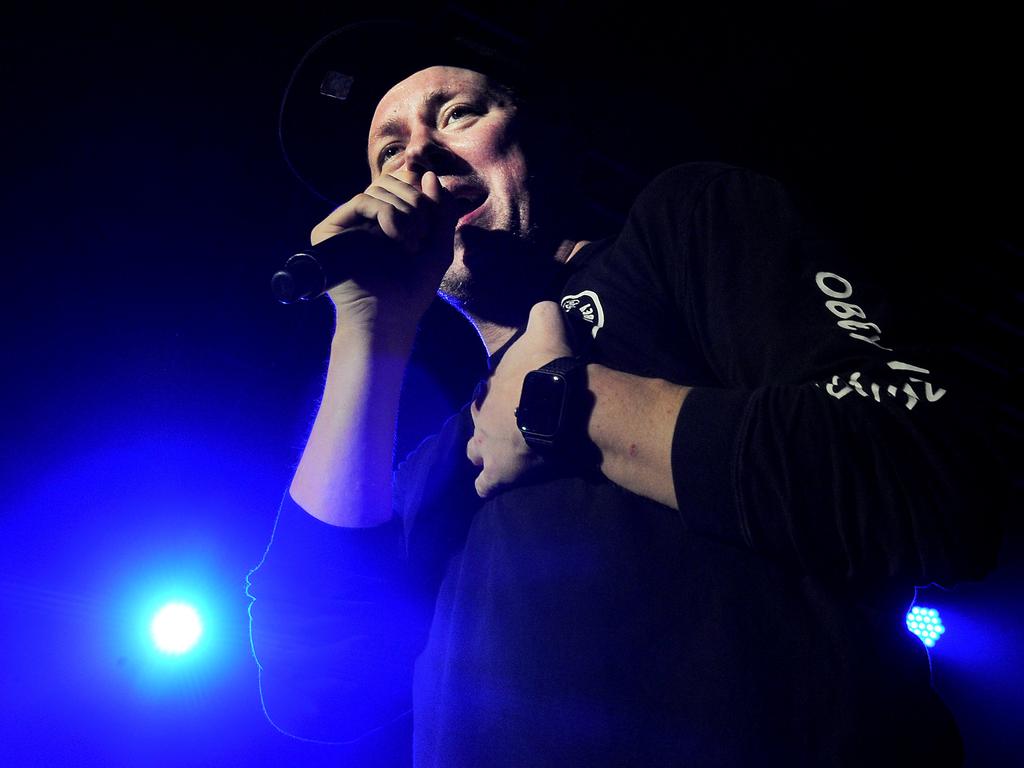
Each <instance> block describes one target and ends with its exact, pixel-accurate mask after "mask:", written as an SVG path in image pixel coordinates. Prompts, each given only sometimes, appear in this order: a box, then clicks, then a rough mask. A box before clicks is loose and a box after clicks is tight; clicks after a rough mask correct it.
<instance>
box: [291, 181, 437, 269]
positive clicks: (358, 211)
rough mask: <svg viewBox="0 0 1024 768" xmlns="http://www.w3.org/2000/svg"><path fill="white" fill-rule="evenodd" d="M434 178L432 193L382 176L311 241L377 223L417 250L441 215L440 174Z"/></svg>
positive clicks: (333, 213)
mask: <svg viewBox="0 0 1024 768" xmlns="http://www.w3.org/2000/svg"><path fill="white" fill-rule="evenodd" d="M430 176H432V177H433V179H432V181H431V182H430V183H431V194H427V193H425V192H423V191H421V190H420V189H418V188H417V187H416V186H414V185H413V184H412V183H409V181H404V180H402V179H399V178H396V177H394V176H390V175H387V174H385V175H383V176H380V177H379V178H378V179H377V180H376V181H375V182H374V183H373V184H371V185H370V186H369V187H367V188H366V190H365V191H363V192H361V193H359V194H358V195H355V196H354V197H352V198H351V199H350V200H348V201H347V202H346V203H344V204H342V205H340V206H338V207H337V208H335V209H334V210H333V211H331V213H330V214H328V215H327V217H326V218H324V220H323V221H321V222H320V223H319V224H317V225H316V227H314V228H313V231H312V233H311V234H310V242H311V243H312V244H313V245H316V244H317V243H318V242H321V241H322V240H326V239H327V238H328V237H331V236H333V235H336V234H338V233H339V232H342V231H343V230H345V229H350V228H353V227H358V226H364V225H366V224H367V223H373V222H376V224H377V225H378V226H379V227H380V229H381V231H382V232H384V234H385V235H387V236H388V237H390V238H392V239H394V240H398V241H400V242H402V243H403V244H404V245H405V246H406V248H407V249H409V250H415V249H416V248H418V247H419V245H420V243H421V242H422V240H423V238H424V236H425V235H426V234H427V232H428V231H429V230H430V229H431V222H432V221H433V220H435V219H436V218H437V217H438V216H439V215H440V214H439V206H438V200H439V199H441V193H440V192H438V191H437V190H438V189H439V188H440V183H439V182H438V181H437V176H436V174H433V173H431V174H430ZM410 181H416V179H410ZM442 192H443V190H442ZM432 195H433V196H432Z"/></svg>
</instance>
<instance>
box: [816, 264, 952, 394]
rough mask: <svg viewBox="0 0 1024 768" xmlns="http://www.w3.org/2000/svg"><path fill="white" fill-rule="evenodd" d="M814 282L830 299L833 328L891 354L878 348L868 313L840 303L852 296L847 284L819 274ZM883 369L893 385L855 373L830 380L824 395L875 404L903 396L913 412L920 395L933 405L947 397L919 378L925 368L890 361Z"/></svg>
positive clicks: (879, 332) (875, 329)
mask: <svg viewBox="0 0 1024 768" xmlns="http://www.w3.org/2000/svg"><path fill="white" fill-rule="evenodd" d="M814 281H815V282H816V283H817V285H818V288H819V289H820V290H821V292H822V293H824V294H825V295H826V296H828V297H830V298H829V300H828V301H826V302H825V306H826V308H828V311H829V312H831V313H832V314H833V315H835V316H836V317H838V318H839V322H838V323H836V324H837V325H838V326H839V327H840V328H842V329H843V330H844V331H851V333H850V334H848V335H849V336H850V338H851V339H855V340H857V341H864V342H867V343H868V344H871V345H872V346H875V347H878V349H884V350H885V351H887V352H892V351H893V350H892V348H891V347H885V346H883V345H882V344H881V340H882V329H881V328H879V327H878V326H877V325H875V323H871V322H867V313H865V312H864V310H863V309H861V307H859V306H858V305H856V304H853V303H851V302H848V301H842V299H848V298H850V297H852V296H853V285H852V284H851V283H850V281H849V280H847V279H846V278H844V277H841V276H840V275H837V274H835V273H834V272H819V273H818V274H817V275H815V276H814ZM851 318H859V319H858V320H854V319H851ZM862 321H863V322H862ZM854 331H873V332H874V334H873V335H872V336H865V335H864V334H862V333H855V332H854ZM886 365H887V366H888V368H889V369H890V370H892V371H893V372H894V378H895V381H883V382H868V381H866V380H865V379H863V378H862V373H861V371H854V372H853V373H851V374H848V375H845V374H844V375H836V376H833V377H832V381H830V382H829V383H828V384H826V385H825V391H826V392H828V394H830V395H831V396H832V397H834V398H835V399H836V400H842V399H843V398H844V397H846V396H847V395H849V394H850V393H856V394H857V395H860V396H861V397H870V398H871V399H872V400H874V401H875V402H876V403H880V402H882V397H883V396H884V397H900V396H904V397H906V402H905V403H904V405H905V406H906V408H907V410H913V408H914V406H916V405H917V404H918V402H920V401H921V399H922V395H923V398H924V400H925V402H929V403H934V402H935V401H937V400H939V399H941V398H942V396H943V395H945V394H946V390H945V389H943V388H942V387H936V386H933V385H932V383H931V382H930V381H928V380H927V379H923V378H921V377H922V376H924V375H927V374H930V373H931V371H929V370H928V369H927V368H922V367H920V366H917V365H913V364H911V363H904V362H902V361H900V360H890V361H889V362H887V363H886ZM914 374H917V375H914ZM897 377H898V378H897ZM901 385H902V386H901ZM915 385H923V386H915ZM815 386H818V387H820V386H821V385H820V384H818V383H817V382H815Z"/></svg>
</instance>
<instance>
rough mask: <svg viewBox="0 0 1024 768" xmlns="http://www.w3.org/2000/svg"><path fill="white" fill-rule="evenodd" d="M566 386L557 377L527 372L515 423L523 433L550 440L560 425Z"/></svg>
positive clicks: (556, 375) (537, 372)
mask: <svg viewBox="0 0 1024 768" xmlns="http://www.w3.org/2000/svg"><path fill="white" fill-rule="evenodd" d="M567 386H568V383H567V382H566V380H565V377H564V376H559V375H558V374H557V373H542V372H541V371H530V373H528V374H526V378H525V379H523V394H522V396H521V398H520V400H519V408H518V409H517V410H516V422H517V423H518V425H519V429H520V430H521V431H522V432H524V433H525V432H528V433H530V434H531V435H533V436H537V437H542V438H553V437H554V436H555V434H556V433H557V432H558V425H559V424H560V423H561V422H562V408H563V406H564V403H565V395H566V388H567Z"/></svg>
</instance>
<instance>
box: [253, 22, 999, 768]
mask: <svg viewBox="0 0 1024 768" xmlns="http://www.w3.org/2000/svg"><path fill="white" fill-rule="evenodd" d="M545 85H546V83H545V79H544V77H542V76H540V77H539V76H538V75H537V73H536V72H531V71H530V70H529V67H528V66H525V65H523V63H522V62H520V61H517V60H516V59H515V57H514V56H510V55H508V54H507V52H504V51H500V50H499V49H497V48H493V47H489V46H488V45H485V44H482V43H480V41H479V40H473V39H469V38H466V37H465V36H461V37H460V36H457V35H454V34H451V33H448V32H435V31H428V30H425V29H424V28H422V27H418V26H416V25H409V24H404V23H397V22H396V23H372V24H362V25H353V26H350V27H347V28H345V29H343V30H341V31H339V32H337V33H334V34H333V35H331V36H329V37H327V38H325V39H324V40H323V41H321V43H319V44H318V45H317V46H316V47H315V48H314V49H313V50H312V51H311V52H310V53H309V54H307V56H306V57H305V58H304V59H303V62H302V64H301V65H300V67H299V69H298V70H297V71H296V74H295V76H294V77H293V79H292V82H291V84H290V86H289V90H288V94H287V96H286V99H285V102H284V105H283V112H282V135H283V137H284V139H285V146H286V149H287V150H288V153H289V158H290V161H291V162H292V164H293V167H295V169H296V170H297V171H298V172H300V173H301V174H302V175H303V177H304V178H306V179H307V180H310V179H313V178H314V177H316V179H317V180H316V181H314V182H313V183H314V186H316V187H317V188H318V189H319V190H320V191H321V192H324V193H325V195H326V196H327V197H334V199H335V200H336V201H337V202H340V203H341V204H340V205H338V207H336V208H335V209H334V210H333V211H332V212H331V213H330V214H329V215H328V216H327V217H326V218H325V219H324V220H323V221H321V222H320V223H319V224H317V225H316V227H314V229H313V231H312V238H311V239H312V242H313V243H314V244H317V243H322V242H325V241H327V240H328V239H329V238H332V237H340V238H344V237H345V236H346V235H345V232H346V231H347V230H351V229H368V230H370V231H371V232H372V233H373V234H374V235H375V236H376V237H378V238H380V239H381V240H384V239H386V240H388V241H393V242H394V243H395V244H397V245H398V247H397V248H395V249H394V250H393V251H392V252H391V256H390V257H388V258H383V257H380V258H378V257H374V258H366V259H363V260H357V262H356V263H355V264H353V265H352V268H351V275H350V278H351V279H348V280H346V281H345V282H343V283H341V284H340V285H337V286H335V287H333V288H332V289H331V290H330V292H329V296H330V300H331V301H332V302H333V303H334V306H335V308H336V318H337V320H336V328H335V331H334V335H333V340H332V342H331V345H330V358H329V365H328V373H327V379H326V384H325V388H324V395H323V398H322V400H321V401H320V404H319V410H318V412H317V415H316V419H315V422H314V424H313V427H312V431H311V433H310V436H309V439H308V442H307V444H306V446H305V449H304V451H303V453H302V457H301V460H300V461H299V464H298V467H297V469H296V472H295V476H294V479H293V481H292V483H291V486H290V488H289V490H288V493H286V495H285V497H284V500H283V502H282V506H281V509H280V511H279V514H278V519H277V522H276V525H275V531H274V535H273V538H272V540H271V543H270V545H269V547H268V549H267V552H266V554H265V556H264V558H263V560H262V561H261V563H260V564H259V566H257V567H256V568H255V569H254V570H253V572H252V573H251V574H250V596H251V597H252V599H253V602H252V604H251V609H250V610H251V616H252V639H253V649H254V653H255V656H256V659H257V661H258V663H259V666H260V685H261V692H262V696H263V701H264V706H265V709H266V712H267V715H268V717H269V718H270V720H271V721H272V722H273V723H274V724H275V725H276V726H277V727H279V728H280V729H282V730H284V731H286V732H288V733H291V734H294V735H297V736H300V737H303V738H309V739H314V740H320V741H326V742H351V741H354V740H357V739H360V738H362V737H364V736H366V735H367V734H370V733H372V732H374V731H376V730H378V729H381V728H385V727H387V726H389V724H392V723H394V722H395V721H398V720H400V719H402V718H405V717H408V716H409V714H410V713H411V718H412V734H413V736H412V754H413V758H414V762H415V764H416V765H418V766H444V767H445V768H452V767H453V766H549V765H550V766H588V767H592V766H681V765H687V766H775V765H779V766H804V765H806V766H832V765H835V766H839V765H843V766H849V765H858V766H859V765H865V766H868V765H870V766H878V765H889V764H902V765H906V764H917V765H924V764H931V765H957V764H959V763H960V761H961V760H962V752H961V748H960V743H959V736H958V734H957V731H956V727H955V725H954V724H953V722H952V719H951V717H950V715H949V713H948V711H947V709H946V708H945V706H944V705H943V704H942V703H941V701H939V699H938V698H937V696H936V695H935V693H934V692H933V690H932V689H931V686H930V678H929V665H928V659H927V655H926V652H925V650H924V648H923V647H922V646H921V644H920V642H919V641H918V640H917V639H916V638H915V637H913V636H912V635H910V634H909V633H908V632H906V631H905V629H904V628H903V627H902V624H903V616H904V614H905V613H906V610H907V608H908V606H909V605H910V604H911V603H912V602H913V599H914V587H915V585H925V584H929V583H932V582H939V583H942V584H944V585H951V584H953V583H955V582H957V581H959V580H962V579H975V578H979V577H981V576H983V575H984V574H985V573H986V572H987V571H988V570H990V569H991V567H992V566H993V565H994V561H995V555H996V551H997V547H998V542H999V525H998V519H999V513H1000V509H999V505H998V503H997V501H998V500H997V499H995V498H990V496H989V494H991V492H990V491H989V490H988V489H989V488H990V487H992V486H990V485H989V482H990V481H989V480H988V479H987V478H988V477H989V474H988V472H989V470H988V467H987V463H986V452H985V450H984V447H985V446H984V441H983V438H982V432H983V429H982V426H981V425H980V424H979V423H978V422H977V418H976V416H975V415H974V414H975V413H976V410H977V405H976V403H975V400H974V397H973V395H972V394H971V393H970V392H969V389H968V388H967V387H965V386H959V385H958V383H957V381H956V380H955V379H954V375H953V373H952V372H951V370H950V366H949V364H948V362H947V360H946V358H945V357H944V356H943V354H941V350H936V349H934V348H925V347H920V346H916V345H914V344H913V340H912V339H909V338H907V337H906V336H905V335H903V333H902V331H901V329H900V328H899V327H898V326H897V325H896V324H895V323H894V322H892V314H893V313H892V311H891V305H892V303H894V302H899V301H900V297H899V296H888V295H885V294H883V293H881V292H879V290H878V289H877V288H875V287H874V286H873V285H872V284H870V283H869V282H868V281H866V280H865V279H864V278H863V275H862V270H861V269H860V268H859V267H858V264H857V260H856V259H855V258H851V255H850V254H849V253H848V252H847V251H846V249H844V248H842V247H840V246H839V245H837V244H836V243H835V242H833V241H831V240H830V239H828V238H826V237H823V236H821V234H820V233H818V232H817V231H816V230H815V229H814V228H813V227H812V225H811V223H810V222H809V221H808V220H807V219H806V218H805V217H804V216H802V215H801V213H800V212H799V211H798V210H797V209H796V207H795V205H794V203H793V201H792V199H791V197H790V196H789V195H788V194H787V193H786V191H785V190H784V189H783V188H782V186H781V185H780V184H779V183H778V182H777V181H775V180H773V179H770V178H767V177H764V176H761V175H758V174H756V173H753V172H751V171H748V170H744V169H740V168H736V167H732V166H728V165H723V164H717V163H690V164H686V165H681V166H677V167H674V168H671V169H668V170H667V171H665V172H664V173H662V174H661V175H660V176H658V177H657V178H656V179H654V180H653V181H652V182H651V183H650V184H649V185H648V186H647V187H646V188H645V189H644V191H643V192H642V193H641V194H640V195H639V196H638V197H637V199H636V201H635V203H634V204H633V206H632V209H631V210H630V213H629V215H628V218H627V219H626V221H625V224H624V225H623V226H622V227H621V229H620V230H619V231H618V232H617V233H616V234H615V235H614V236H612V237H594V236H593V235H592V234H591V233H589V232H586V231H578V226H579V225H578V223H577V219H576V218H575V217H574V216H572V215H571V210H572V206H573V204H575V203H577V202H578V194H579V191H578V190H577V189H576V188H575V185H574V182H573V179H572V178H571V174H570V173H569V172H568V170H567V169H569V168H571V167H572V163H571V162H568V160H567V158H566V157H565V152H566V151H567V148H571V147H572V142H571V141H565V139H566V135H565V132H564V131H563V130H562V128H561V127H560V126H559V125H556V124H555V123H554V121H553V120H552V118H551V113H549V112H548V111H547V109H546V106H545V105H546V103H548V102H545V99H544V97H543V95H542V90H543V88H544V86H545ZM360 105H363V106H360ZM622 108H623V109H625V108H627V107H626V106H625V105H624V106H623V107H622ZM628 108H629V109H631V110H633V109H635V106H633V105H630V106H628ZM357 136H358V137H359V138H358V139H357V138H355V137H357ZM568 138H570V139H571V136H569V137H568ZM662 138H664V137H662ZM657 140H659V138H658V137H652V141H657ZM357 157H358V158H360V160H361V161H365V162H368V163H369V171H370V174H369V175H370V182H369V185H368V186H365V189H363V191H361V192H357V193H356V194H354V195H353V194H351V193H346V195H345V196H344V197H342V196H340V195H339V194H338V192H337V190H338V189H343V188H345V185H351V184H352V183H353V181H354V178H353V177H352V175H351V171H350V170H349V169H350V161H351V159H353V158H357ZM364 178H365V177H364ZM360 184H361V185H362V184H365V181H363V182H360ZM332 185H333V186H332ZM588 237H590V238H593V239H588ZM382 252H383V251H382ZM435 294H437V295H440V296H441V297H442V298H443V299H445V300H446V301H447V302H449V303H450V304H451V305H452V306H454V307H455V308H456V309H458V310H459V311H460V312H461V313H462V314H463V315H464V316H465V318H466V319H467V320H468V321H469V322H470V323H472V324H473V326H474V328H475V329H476V331H477V332H478V334H479V336H480V339H481V341H482V342H483V344H484V346H485V347H486V350H487V353H488V355H489V363H490V371H491V372H490V375H489V377H488V378H487V380H486V381H485V382H483V383H482V384H481V386H480V387H478V390H477V392H476V394H475V395H474V399H473V402H471V403H469V404H467V406H466V407H465V408H463V409H462V410H461V411H460V412H459V413H457V414H455V415H454V416H452V417H451V418H450V419H449V420H448V421H447V422H446V423H445V424H444V426H443V427H442V428H441V430H440V432H439V433H438V434H437V435H435V436H434V437H432V438H430V439H428V440H427V441H425V442H424V443H423V444H422V445H421V446H420V447H419V448H418V449H416V450H415V451H414V452H413V453H412V454H411V455H410V456H408V457H407V458H405V460H404V461H402V462H401V463H400V464H399V466H398V468H397V470H394V471H393V458H394V457H393V446H394V441H395V427H396V420H397V417H398V402H399V393H400V390H401V384H402V379H403V374H404V372H405V368H406V365H407V363H408V360H409V355H410V350H411V348H412V345H413V341H414V338H415V335H416V330H417V326H418V323H419V321H420V319H421V317H422V316H423V313H424V312H425V310H426V309H427V307H428V306H429V304H430V302H431V301H432V299H433V297H434V295H435ZM908 761H910V762H909V763H908Z"/></svg>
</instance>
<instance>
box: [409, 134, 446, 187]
mask: <svg viewBox="0 0 1024 768" xmlns="http://www.w3.org/2000/svg"><path fill="white" fill-rule="evenodd" d="M402 157H403V162H404V165H405V170H406V171H408V172H409V173H413V174H415V175H416V176H417V177H418V176H422V175H423V174H424V173H426V172H427V171H434V173H436V174H437V175H439V176H440V175H442V174H443V173H444V172H445V168H446V166H448V165H450V164H451V162H450V161H451V152H450V151H449V150H448V149H447V148H445V147H444V146H443V145H442V144H441V142H440V141H439V139H438V137H437V136H436V135H435V132H434V130H433V129H431V128H430V127H428V126H425V125H419V126H417V127H416V129H415V130H414V131H413V132H412V134H411V135H410V136H409V140H408V142H407V143H406V145H405V150H404V151H403V153H402Z"/></svg>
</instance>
